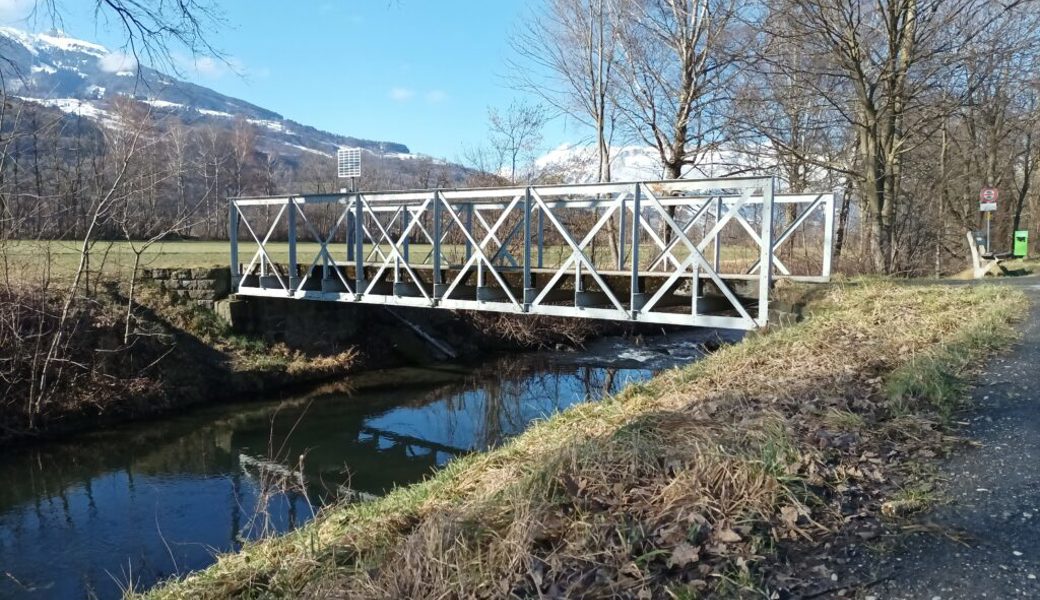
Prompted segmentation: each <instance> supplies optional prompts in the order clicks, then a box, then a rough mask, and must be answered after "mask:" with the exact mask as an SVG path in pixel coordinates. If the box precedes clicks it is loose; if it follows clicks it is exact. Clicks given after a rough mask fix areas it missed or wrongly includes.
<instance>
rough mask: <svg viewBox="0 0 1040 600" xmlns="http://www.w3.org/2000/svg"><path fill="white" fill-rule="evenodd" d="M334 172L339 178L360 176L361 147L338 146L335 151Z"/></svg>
mask: <svg viewBox="0 0 1040 600" xmlns="http://www.w3.org/2000/svg"><path fill="white" fill-rule="evenodd" d="M336 174H337V175H338V176H339V178H340V179H346V178H349V177H361V148H340V149H339V150H337V151H336Z"/></svg>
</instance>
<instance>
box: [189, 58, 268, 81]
mask: <svg viewBox="0 0 1040 600" xmlns="http://www.w3.org/2000/svg"><path fill="white" fill-rule="evenodd" d="M173 60H174V65H175V66H176V68H177V70H178V71H179V72H181V73H184V74H186V75H194V76H195V77H196V78H198V79H220V78H222V77H225V76H227V75H237V76H241V77H250V76H256V77H267V76H269V75H270V74H271V72H270V70H269V69H259V70H255V71H254V70H251V69H247V68H246V65H245V63H243V62H242V61H241V60H239V59H237V58H235V57H233V56H231V57H227V58H214V57H212V56H189V55H185V54H175V55H174V57H173Z"/></svg>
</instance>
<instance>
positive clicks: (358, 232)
mask: <svg viewBox="0 0 1040 600" xmlns="http://www.w3.org/2000/svg"><path fill="white" fill-rule="evenodd" d="M364 210H365V209H364V208H363V207H362V206H361V194H354V281H355V287H354V292H355V293H356V294H357V296H358V299H360V298H361V294H363V293H364V291H365V230H364V226H365V222H364V218H365V212H364Z"/></svg>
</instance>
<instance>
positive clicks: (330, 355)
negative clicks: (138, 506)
mask: <svg viewBox="0 0 1040 600" xmlns="http://www.w3.org/2000/svg"><path fill="white" fill-rule="evenodd" d="M213 271H214V270H212V269H209V270H207V269H195V270H190V271H185V273H187V274H190V275H191V277H189V278H186V279H184V278H183V277H187V275H184V276H181V275H178V277H181V278H175V279H173V280H170V281H166V280H162V279H160V280H153V279H145V280H144V284H143V285H142V286H141V289H139V291H138V292H137V293H136V294H135V302H134V310H133V315H134V318H133V321H132V325H133V326H132V328H131V331H130V336H129V338H126V337H125V336H124V322H125V321H124V319H125V313H126V302H127V300H126V297H125V296H124V295H123V293H122V291H121V289H120V288H119V286H115V285H113V286H109V287H108V289H107V290H103V292H102V293H101V294H99V297H98V298H97V299H95V301H93V302H91V303H89V304H88V305H87V308H86V309H85V310H82V311H81V313H79V314H77V315H76V318H75V319H76V321H77V324H76V330H75V334H74V336H73V337H72V338H71V344H70V348H69V351H68V357H69V364H70V365H72V366H73V367H75V368H74V370H73V371H70V373H71V375H68V376H67V378H68V380H69V384H68V385H66V386H65V387H64V388H62V389H61V390H58V392H57V393H56V394H55V395H54V397H52V398H50V399H47V400H46V401H44V402H43V403H42V404H41V408H40V410H39V411H38V413H37V414H34V415H33V418H32V419H31V426H30V425H29V423H30V419H29V417H28V416H27V412H26V411H27V406H28V404H27V403H26V402H24V401H22V400H21V398H23V397H25V395H27V394H28V391H27V390H28V388H26V390H21V389H20V388H18V387H15V386H12V387H10V388H9V389H8V392H7V396H6V399H4V398H0V446H10V445H14V444H26V443H35V442H38V441H41V440H47V439H56V438H60V437H62V436H66V435H70V434H73V433H77V432H84V431H91V430H96V429H100V428H105V427H109V426H111V425H113V424H116V423H120V422H124V421H132V420H141V419H149V418H157V417H161V416H165V415H169V414H172V413H176V412H178V411H181V410H184V409H186V408H188V407H193V406H198V405H204V404H211V403H222V402H229V401H240V400H248V399H250V398H256V397H263V396H265V395H269V394H270V393H272V392H275V391H277V390H286V389H300V388H301V387H306V386H312V385H315V384H317V383H320V382H322V381H328V380H332V379H336V378H341V377H344V376H346V375H352V374H357V373H361V372H366V371H371V370H385V369H388V368H393V367H400V366H419V365H425V364H430V363H433V362H437V361H441V360H446V359H450V360H457V361H461V362H462V363H471V362H473V361H479V360H483V359H486V358H487V357H488V356H490V355H494V354H497V353H502V352H515V351H521V350H530V349H533V348H538V347H557V346H560V347H571V348H573V347H577V346H580V345H581V344H582V343H583V342H585V341H586V340H588V339H591V338H594V337H598V336H602V335H605V334H608V333H614V334H617V333H633V332H636V331H639V330H637V329H633V328H630V327H627V326H625V325H623V324H622V325H617V324H601V323H595V322H592V321H576V320H564V319H544V318H541V319H530V318H524V317H515V316H506V315H482V314H470V313H454V312H446V311H428V310H423V309H414V308H413V309H409V308H387V307H380V306H368V305H350V306H344V305H340V304H336V303H322V302H301V301H290V300H278V299H264V300H258V299H243V300H238V299H234V298H232V299H229V300H212V298H215V297H219V296H220V295H221V293H222V292H221V290H220V289H219V288H220V286H219V280H213V279H212V278H209V279H207V277H210V275H209V274H211V272H213ZM196 272H197V274H196ZM151 273H153V272H150V274H151ZM178 273H181V271H176V270H171V271H169V274H170V275H169V276H173V275H177V274H178ZM164 274H165V273H161V275H164ZM199 278H202V279H199ZM171 282H175V283H176V285H173V283H171ZM188 288H190V289H188ZM195 288H199V289H195ZM200 294H206V297H205V298H203V297H202V296H200ZM210 305H213V307H212V308H210ZM643 331H645V329H644V330H643ZM657 331H659V329H658V330H657ZM32 380H33V375H32V374H26V376H24V378H23V379H22V381H23V382H24V383H25V385H28V383H29V382H31V381H32Z"/></svg>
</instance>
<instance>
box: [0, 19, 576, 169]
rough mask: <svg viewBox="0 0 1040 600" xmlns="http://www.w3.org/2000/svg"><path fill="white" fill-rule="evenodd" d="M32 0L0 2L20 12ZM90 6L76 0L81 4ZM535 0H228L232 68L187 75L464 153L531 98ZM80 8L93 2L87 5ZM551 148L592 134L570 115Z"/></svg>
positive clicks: (353, 130) (274, 106) (416, 144)
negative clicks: (521, 62)
mask: <svg viewBox="0 0 1040 600" xmlns="http://www.w3.org/2000/svg"><path fill="white" fill-rule="evenodd" d="M31 2H32V0H0V20H5V21H7V23H9V24H13V25H15V26H20V27H24V28H29V29H34V28H35V29H47V28H49V27H50V23H49V22H45V23H39V22H38V23H35V24H33V23H28V24H27V23H26V22H24V21H22V22H17V17H18V16H19V11H23V12H24V7H25V6H26V5H27V4H30V3H31ZM76 4H80V5H83V6H84V8H82V9H80V8H76V7H75V5H76ZM93 4H94V3H93V2H83V1H82V0H67V1H66V2H64V3H63V4H62V5H61V6H63V8H65V9H66V19H65V21H64V23H63V26H64V29H65V30H66V31H67V33H68V34H69V35H73V36H75V37H80V38H83V39H87V40H90V41H97V42H100V43H103V44H105V45H107V46H109V47H110V48H112V49H115V48H117V47H119V46H120V45H121V43H122V41H123V38H122V33H121V31H120V30H119V29H118V27H111V28H107V29H106V27H105V25H104V23H102V24H100V25H95V22H94V18H93V14H92V13H91V12H87V11H86V10H87V8H88V7H87V5H93ZM532 4H533V3H532V2H529V1H528V2H525V1H523V0H484V1H479V0H440V1H436V0H343V1H330V0H314V1H309V0H296V1H295V2H286V1H284V0H283V1H276V0H237V1H229V2H222V3H221V5H222V9H223V10H224V13H225V17H226V21H227V23H226V25H225V26H224V27H223V28H221V29H220V30H219V31H218V32H216V33H215V34H214V35H213V36H212V37H213V40H214V42H215V45H216V46H217V47H218V48H219V49H220V50H222V51H223V52H224V53H225V54H226V56H227V59H228V62H229V63H230V65H231V66H228V65H226V64H223V63H220V62H217V61H213V60H210V59H205V58H204V59H201V60H198V61H193V60H192V59H190V57H188V56H186V55H182V56H181V57H180V60H181V62H182V63H183V67H182V71H183V73H182V75H183V76H184V77H185V78H187V79H190V80H193V81H195V82H197V83H200V84H203V85H206V86H208V87H211V88H213V89H215V90H217V91H219V92H222V93H225V94H228V95H231V96H235V97H239V98H242V99H244V100H248V101H250V102H253V103H254V104H258V105H260V106H263V107H265V108H269V109H271V110H274V111H277V112H279V113H281V114H282V115H284V116H286V117H288V118H290V119H293V120H296V121H299V122H301V123H305V124H307V125H313V126H315V127H318V128H321V129H326V130H328V131H332V132H335V133H341V134H344V135H353V136H357V137H363V138H370V139H378V140H391V141H396V142H402V143H405V144H407V145H408V146H409V148H411V150H412V151H413V152H421V153H424V154H430V155H433V156H438V157H443V158H448V159H458V158H460V157H461V154H462V149H463V147H464V146H466V145H474V144H477V143H480V141H481V139H482V138H483V136H484V133H485V131H486V128H487V118H486V114H487V107H488V106H501V107H505V106H507V105H508V104H509V102H510V101H511V100H512V99H514V98H517V97H520V96H522V94H520V93H519V92H517V91H515V90H513V89H511V88H510V85H509V82H508V78H507V75H508V73H507V69H508V62H507V61H508V58H509V56H510V53H511V51H510V46H509V37H510V33H511V32H512V31H513V30H515V28H517V27H518V26H519V25H520V22H521V20H522V19H523V18H524V16H526V15H527V14H529V12H530V10H531V8H532ZM77 10H83V11H84V12H82V13H78V12H76V11H77ZM545 134H546V136H545V146H546V148H549V147H552V146H556V145H558V144H559V143H562V142H564V141H568V140H570V141H577V140H578V139H580V138H582V137H583V135H584V132H582V131H580V130H576V129H574V126H573V125H571V127H570V129H569V130H568V129H567V128H566V125H565V123H564V122H563V120H562V119H561V120H559V122H555V123H552V124H551V125H550V126H549V127H547V129H546V131H545Z"/></svg>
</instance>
